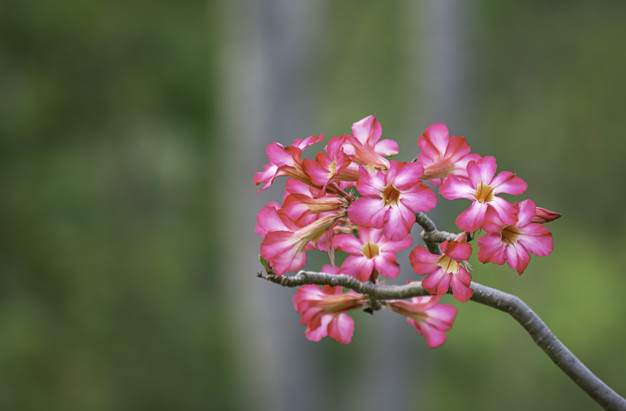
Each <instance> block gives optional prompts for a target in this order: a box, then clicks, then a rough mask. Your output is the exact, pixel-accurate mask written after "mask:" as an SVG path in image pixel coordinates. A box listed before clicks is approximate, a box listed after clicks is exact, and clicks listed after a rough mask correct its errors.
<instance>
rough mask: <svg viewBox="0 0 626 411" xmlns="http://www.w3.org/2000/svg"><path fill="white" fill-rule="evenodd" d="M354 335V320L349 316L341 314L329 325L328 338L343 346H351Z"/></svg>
mask: <svg viewBox="0 0 626 411" xmlns="http://www.w3.org/2000/svg"><path fill="white" fill-rule="evenodd" d="M353 333H354V320H353V319H352V317H350V316H349V315H348V314H339V315H338V316H336V317H335V318H333V320H332V321H331V322H330V324H329V325H328V336H329V337H331V338H334V339H335V340H337V341H339V342H340V343H342V344H349V343H350V341H351V340H352V334H353Z"/></svg>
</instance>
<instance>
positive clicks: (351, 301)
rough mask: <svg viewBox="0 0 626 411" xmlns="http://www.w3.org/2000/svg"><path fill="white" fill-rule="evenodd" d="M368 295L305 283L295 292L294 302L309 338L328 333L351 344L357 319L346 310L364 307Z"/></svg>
mask: <svg viewBox="0 0 626 411" xmlns="http://www.w3.org/2000/svg"><path fill="white" fill-rule="evenodd" d="M366 302H367V298H366V297H365V296H363V295H361V294H357V293H355V292H354V291H352V290H349V291H348V292H347V293H343V292H342V287H331V286H329V285H325V286H323V288H322V289H320V288H319V287H318V286H316V285H303V286H302V287H300V288H298V290H297V291H296V295H294V296H293V304H294V306H295V308H296V311H297V312H298V314H301V315H302V318H301V319H300V324H306V325H307V329H306V332H305V335H306V338H308V339H309V340H311V341H319V340H321V339H322V337H326V336H329V337H331V338H334V339H335V340H337V341H339V342H340V343H342V344H348V343H349V342H350V340H351V339H352V334H353V333H354V320H353V319H352V317H350V316H349V315H348V314H346V312H348V311H351V310H357V309H360V308H361V307H363V306H364V305H365V304H366Z"/></svg>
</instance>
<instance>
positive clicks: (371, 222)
mask: <svg viewBox="0 0 626 411" xmlns="http://www.w3.org/2000/svg"><path fill="white" fill-rule="evenodd" d="M348 217H349V218H350V220H352V222H353V223H355V224H358V225H364V226H368V227H375V228H382V226H383V220H384V218H385V206H384V204H383V201H382V199H381V198H380V197H361V198H358V199H356V200H355V201H354V202H353V203H352V204H350V207H348Z"/></svg>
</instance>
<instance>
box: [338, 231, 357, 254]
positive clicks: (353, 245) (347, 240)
mask: <svg viewBox="0 0 626 411" xmlns="http://www.w3.org/2000/svg"><path fill="white" fill-rule="evenodd" d="M333 245H334V247H335V248H337V249H339V250H343V251H345V252H346V253H348V254H353V255H360V254H362V253H361V249H362V248H363V241H362V240H361V239H358V238H356V237H355V236H353V235H349V234H341V235H337V236H335V239H334V240H333Z"/></svg>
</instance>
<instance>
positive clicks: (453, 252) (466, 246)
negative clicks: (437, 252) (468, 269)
mask: <svg viewBox="0 0 626 411" xmlns="http://www.w3.org/2000/svg"><path fill="white" fill-rule="evenodd" d="M441 249H442V251H443V253H444V254H445V255H447V256H448V257H450V258H452V259H453V260H456V261H463V260H467V259H468V258H470V255H472V246H471V245H470V243H465V242H463V243H460V242H458V241H451V242H449V243H448V244H446V246H445V250H444V247H443V244H442V248H441Z"/></svg>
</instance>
